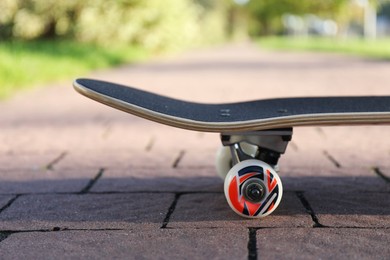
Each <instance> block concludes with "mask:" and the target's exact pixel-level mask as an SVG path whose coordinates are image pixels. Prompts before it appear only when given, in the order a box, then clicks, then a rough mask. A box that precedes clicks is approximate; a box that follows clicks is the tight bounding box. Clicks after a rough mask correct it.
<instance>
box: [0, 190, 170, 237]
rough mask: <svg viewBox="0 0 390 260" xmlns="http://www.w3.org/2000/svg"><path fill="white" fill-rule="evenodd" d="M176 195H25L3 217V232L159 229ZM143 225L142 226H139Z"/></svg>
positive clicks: (4, 212) (1, 227)
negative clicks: (69, 229)
mask: <svg viewBox="0 0 390 260" xmlns="http://www.w3.org/2000/svg"><path fill="white" fill-rule="evenodd" d="M173 198H174V195H173V194H147V193H134V194H85V195H26V196H21V197H19V198H17V199H16V200H15V201H14V203H12V205H11V206H10V207H9V208H7V209H6V210H4V211H3V212H2V213H1V214H0V229H3V230H36V229H52V228H53V227H61V228H73V229H74V228H78V229H88V228H95V229H96V228H99V229H104V228H130V227H135V226H137V225H138V226H140V227H144V228H146V227H148V226H152V227H155V228H157V227H160V226H161V225H162V222H163V220H164V218H165V215H166V213H167V211H168V208H169V207H170V205H171V203H172V201H173ZM140 224H142V225H140Z"/></svg>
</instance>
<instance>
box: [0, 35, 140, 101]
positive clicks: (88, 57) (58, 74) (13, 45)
mask: <svg viewBox="0 0 390 260" xmlns="http://www.w3.org/2000/svg"><path fill="white" fill-rule="evenodd" d="M146 56H147V53H146V51H144V50H143V49H142V48H140V47H134V46H110V47H107V48H103V47H98V46H94V45H91V44H83V43H75V42H72V41H34V42H18V41H14V42H0V100H1V99H4V98H6V97H8V96H10V95H12V94H14V93H15V92H16V91H18V90H20V89H24V88H31V87H34V86H37V85H43V84H48V83H49V82H52V81H57V80H63V79H69V80H71V79H72V78H73V77H77V76H83V75H85V74H86V73H88V72H89V71H91V70H94V69H100V68H107V67H111V66H115V65H119V64H122V63H125V62H134V61H138V60H141V59H144V58H145V57H146Z"/></svg>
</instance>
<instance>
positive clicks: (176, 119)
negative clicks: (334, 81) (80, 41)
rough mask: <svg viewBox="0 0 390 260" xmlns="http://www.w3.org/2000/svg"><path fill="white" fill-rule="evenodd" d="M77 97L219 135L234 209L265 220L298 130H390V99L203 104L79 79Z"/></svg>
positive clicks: (219, 164) (220, 165) (221, 169)
mask: <svg viewBox="0 0 390 260" xmlns="http://www.w3.org/2000/svg"><path fill="white" fill-rule="evenodd" d="M73 86H74V88H75V89H76V91H78V92H79V93H81V94H82V95H84V96H87V97H89V98H91V99H93V100H95V101H98V102H100V103H103V104H105V105H108V106H111V107H113V108H116V109H119V110H122V111H124V112H127V113H130V114H133V115H136V116H139V117H142V118H145V119H148V120H152V121H155V122H158V123H162V124H165V125H169V126H173V127H178V128H184V129H188V130H194V131H203V132H217V133H220V138H221V142H222V147H221V148H220V150H219V151H218V153H217V159H216V168H217V172H218V174H219V175H220V176H221V177H222V178H223V179H224V193H225V197H226V200H227V202H228V204H229V206H230V207H231V208H232V210H233V211H234V212H236V213H237V214H239V215H240V216H243V217H248V218H262V217H265V216H268V215H269V214H271V213H272V212H273V211H274V210H275V209H276V208H277V207H278V205H279V203H280V201H281V199H282V195H283V185H282V182H281V179H280V177H279V175H278V172H279V167H278V162H279V158H280V156H281V155H282V154H284V153H285V151H286V149H287V145H288V143H289V141H291V139H292V134H293V127H298V126H333V125H366V124H390V96H360V97H355V96H354V97H302V98H278V99H264V100H254V101H247V102H238V103H225V104H202V103H194V102H189V101H184V100H179V99H173V98H170V97H166V96H162V95H158V94H154V93H151V92H146V91H143V90H140V89H136V88H133V87H129V86H123V85H119V84H114V83H110V82H104V81H98V80H92V79H76V80H75V81H74V83H73Z"/></svg>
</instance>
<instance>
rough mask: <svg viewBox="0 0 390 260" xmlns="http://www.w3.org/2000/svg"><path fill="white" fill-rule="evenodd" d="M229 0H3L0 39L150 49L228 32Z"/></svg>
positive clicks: (212, 39) (0, 3)
mask: <svg viewBox="0 0 390 260" xmlns="http://www.w3.org/2000/svg"><path fill="white" fill-rule="evenodd" d="M229 2H230V1H228V0H208V1H204V0H165V1H161V0H84V1H82V0H65V1H58V0H1V1H0V10H1V12H0V39H1V40H10V39H21V40H32V39H55V38H65V39H74V40H77V41H82V42H91V43H97V44H99V45H104V46H109V45H112V44H139V45H142V46H144V47H145V48H147V49H150V50H166V49H172V48H182V47H184V46H188V45H194V44H200V43H205V42H216V41H221V40H222V39H224V38H225V37H226V27H227V26H226V19H225V16H226V13H227V9H228V6H229V4H228V3H229Z"/></svg>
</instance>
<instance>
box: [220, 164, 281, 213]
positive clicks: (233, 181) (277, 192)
mask: <svg viewBox="0 0 390 260" xmlns="http://www.w3.org/2000/svg"><path fill="white" fill-rule="evenodd" d="M224 191H225V196H226V200H227V202H228V203H229V206H230V207H231V208H232V209H233V211H234V212H236V213H237V214H238V215H240V216H243V217H247V218H262V217H265V216H268V215H269V214H271V213H272V212H273V211H274V210H275V209H276V208H277V207H278V205H279V203H280V201H281V199H282V195H283V186H282V182H281V180H280V178H279V176H278V174H277V173H276V171H275V170H274V169H273V168H272V167H271V166H270V165H268V164H266V163H264V162H262V161H259V160H254V159H253V160H245V161H242V162H239V163H238V164H236V165H234V167H233V168H232V169H231V170H230V171H229V172H228V174H227V176H226V178H225V187H224Z"/></svg>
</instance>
